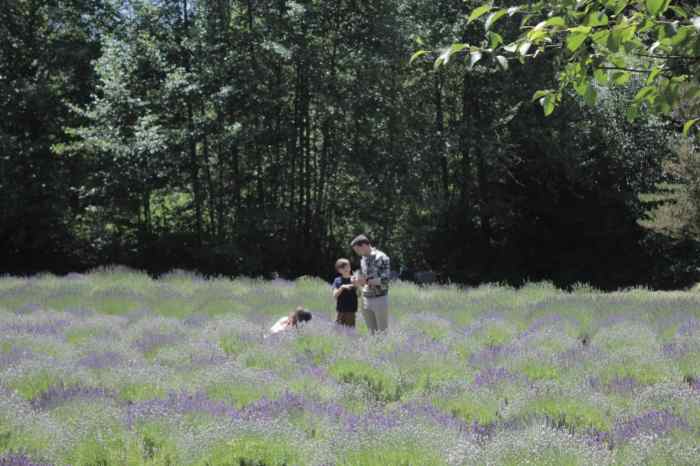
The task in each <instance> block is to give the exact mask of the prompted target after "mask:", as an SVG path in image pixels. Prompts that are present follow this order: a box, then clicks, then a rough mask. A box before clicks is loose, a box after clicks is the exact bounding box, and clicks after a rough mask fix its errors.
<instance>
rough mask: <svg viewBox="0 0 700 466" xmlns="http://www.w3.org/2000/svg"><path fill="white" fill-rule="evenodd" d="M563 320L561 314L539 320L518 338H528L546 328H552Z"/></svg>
mask: <svg viewBox="0 0 700 466" xmlns="http://www.w3.org/2000/svg"><path fill="white" fill-rule="evenodd" d="M561 320H562V318H561V316H560V315H559V314H550V315H547V316H544V317H540V318H539V319H536V320H534V321H533V322H532V323H531V324H530V326H529V327H528V328H527V330H525V331H524V332H522V333H521V334H520V335H519V336H518V338H528V337H530V336H532V335H534V334H535V333H537V332H539V331H540V330H542V329H543V328H545V327H548V326H551V325H552V324H555V323H558V322H561Z"/></svg>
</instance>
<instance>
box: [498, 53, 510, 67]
mask: <svg viewBox="0 0 700 466" xmlns="http://www.w3.org/2000/svg"><path fill="white" fill-rule="evenodd" d="M496 61H497V62H498V64H499V65H501V68H503V69H504V70H507V69H508V60H507V59H506V57H504V56H503V55H496Z"/></svg>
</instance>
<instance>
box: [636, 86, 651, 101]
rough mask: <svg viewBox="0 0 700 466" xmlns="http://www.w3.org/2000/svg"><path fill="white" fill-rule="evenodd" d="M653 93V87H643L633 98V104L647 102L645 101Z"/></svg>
mask: <svg viewBox="0 0 700 466" xmlns="http://www.w3.org/2000/svg"><path fill="white" fill-rule="evenodd" d="M655 93H656V88H655V87H651V86H646V87H643V88H641V89H640V90H639V92H637V94H636V95H635V96H634V102H635V103H640V102H642V101H644V100H647V99H648V98H649V96H651V95H652V94H655Z"/></svg>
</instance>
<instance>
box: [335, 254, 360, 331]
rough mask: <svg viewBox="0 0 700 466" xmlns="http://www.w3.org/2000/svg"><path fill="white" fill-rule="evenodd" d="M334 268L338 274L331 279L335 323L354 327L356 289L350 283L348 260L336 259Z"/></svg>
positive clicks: (350, 271)
mask: <svg viewBox="0 0 700 466" xmlns="http://www.w3.org/2000/svg"><path fill="white" fill-rule="evenodd" d="M335 270H336V271H337V272H338V273H339V274H340V276H339V277H337V278H336V279H335V281H333V297H334V298H335V310H336V317H335V323H336V324H339V325H345V326H346V327H354V326H355V315H356V314H357V289H356V288H355V285H354V284H353V283H352V276H351V274H352V270H351V268H350V261H349V260H347V259H338V260H337V261H336V262H335Z"/></svg>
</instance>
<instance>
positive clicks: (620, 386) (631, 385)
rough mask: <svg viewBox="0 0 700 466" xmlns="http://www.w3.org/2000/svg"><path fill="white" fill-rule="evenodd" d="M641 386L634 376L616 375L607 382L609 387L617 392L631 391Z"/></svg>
mask: <svg viewBox="0 0 700 466" xmlns="http://www.w3.org/2000/svg"><path fill="white" fill-rule="evenodd" d="M638 387H639V383H638V382H637V380H636V379H634V378H633V377H622V378H620V377H615V378H614V379H612V380H611V381H610V382H609V383H608V384H607V389H608V390H609V391H611V392H616V393H629V392H631V391H633V390H634V389H635V388H638Z"/></svg>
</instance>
